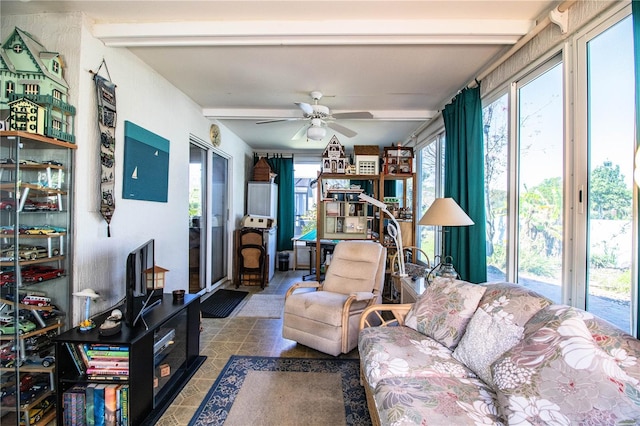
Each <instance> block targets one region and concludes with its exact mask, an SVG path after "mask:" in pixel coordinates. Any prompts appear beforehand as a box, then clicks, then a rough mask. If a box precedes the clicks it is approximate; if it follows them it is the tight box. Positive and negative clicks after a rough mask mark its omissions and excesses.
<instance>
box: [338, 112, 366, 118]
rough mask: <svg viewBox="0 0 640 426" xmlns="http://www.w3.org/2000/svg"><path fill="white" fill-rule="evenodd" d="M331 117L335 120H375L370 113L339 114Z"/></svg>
mask: <svg viewBox="0 0 640 426" xmlns="http://www.w3.org/2000/svg"><path fill="white" fill-rule="evenodd" d="M331 116H332V117H333V118H373V114H371V113H370V112H369V111H355V112H339V113H337V114H332V115H331Z"/></svg>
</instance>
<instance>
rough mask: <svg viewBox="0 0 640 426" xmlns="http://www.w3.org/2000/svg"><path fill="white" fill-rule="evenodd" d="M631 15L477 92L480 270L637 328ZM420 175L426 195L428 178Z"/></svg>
mask: <svg viewBox="0 0 640 426" xmlns="http://www.w3.org/2000/svg"><path fill="white" fill-rule="evenodd" d="M629 15H630V8H629V7H626V8H620V10H618V11H617V12H615V13H614V14H612V15H611V16H609V17H603V18H602V19H601V20H600V21H599V22H594V23H593V24H592V26H591V27H590V28H585V29H584V30H582V31H581V32H580V33H577V34H576V35H575V36H574V39H573V40H572V42H570V43H567V44H566V45H564V46H566V49H571V50H567V51H565V52H562V53H561V54H560V53H558V54H557V56H556V57H553V58H551V56H550V59H549V60H547V61H546V62H544V63H543V62H542V59H541V60H540V63H539V64H536V65H534V66H532V67H531V69H524V70H522V71H521V73H520V74H519V75H518V76H517V77H515V78H514V79H513V81H511V82H507V83H506V84H507V85H508V87H509V90H507V89H505V87H502V88H500V90H498V91H497V92H496V93H492V94H489V96H487V97H485V99H484V100H483V101H484V103H483V104H484V109H483V125H484V128H483V131H484V140H485V171H486V179H485V191H486V217H487V248H488V250H487V278H488V280H489V281H503V280H504V281H511V282H517V283H519V284H521V285H523V286H526V287H529V288H531V289H533V290H534V291H536V292H538V293H540V294H542V295H544V296H546V297H548V298H550V299H551V300H553V301H554V302H555V303H566V304H570V305H572V306H576V307H578V308H583V309H586V310H587V311H589V312H593V313H594V314H595V315H598V316H600V317H602V318H604V319H605V320H607V321H609V322H611V323H612V324H614V325H616V326H618V327H620V328H621V329H622V330H625V331H627V332H630V333H634V334H635V330H634V329H632V324H633V321H634V315H635V312H634V310H633V307H634V306H636V305H637V303H636V302H637V301H636V300H635V299H634V298H637V291H634V289H635V288H637V277H636V276H635V275H634V274H633V264H634V260H635V257H634V255H637V252H638V247H637V241H635V239H634V231H635V230H634V221H637V217H636V215H637V214H638V212H637V209H636V208H635V205H634V202H633V194H634V191H635V188H636V187H635V185H634V183H633V180H632V179H633V157H634V151H635V138H634V119H635V117H634V108H635V106H634V96H635V93H634V91H633V90H630V88H633V87H634V63H633V58H634V53H633V31H632V22H631V21H632V20H631V17H630V16H629ZM552 54H553V53H551V54H550V55H552ZM563 55H564V56H567V57H572V58H575V60H574V61H571V63H570V64H565V63H564V62H563V61H562V56H563ZM565 67H571V68H569V69H565ZM569 89H571V90H569ZM566 96H571V97H570V98H565V97H566ZM567 123H568V124H567ZM422 155H426V151H425V152H423V154H422ZM423 168H424V166H423ZM427 169H428V170H429V168H428V167H427ZM421 183H422V185H423V187H422V188H421V195H422V197H423V199H425V198H426V197H428V194H429V192H428V191H429V190H428V189H427V188H428V187H429V185H430V183H429V182H428V181H425V180H424V177H423V181H422V182H421ZM423 205H424V202H423Z"/></svg>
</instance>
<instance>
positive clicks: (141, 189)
mask: <svg viewBox="0 0 640 426" xmlns="http://www.w3.org/2000/svg"><path fill="white" fill-rule="evenodd" d="M123 174H124V176H123V184H122V198H128V199H131V200H146V201H158V202H162V203H166V202H167V198H168V190H169V140H168V139H165V138H163V137H161V136H158V135H156V134H155V133H152V132H150V131H148V130H146V129H143V128H142V127H140V126H138V125H136V124H134V123H132V122H130V121H125V122H124V171H123Z"/></svg>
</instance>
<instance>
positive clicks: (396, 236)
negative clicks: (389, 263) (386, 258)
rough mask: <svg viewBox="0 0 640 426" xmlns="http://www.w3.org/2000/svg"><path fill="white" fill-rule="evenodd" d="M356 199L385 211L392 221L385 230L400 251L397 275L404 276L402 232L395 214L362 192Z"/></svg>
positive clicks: (383, 204)
mask: <svg viewBox="0 0 640 426" xmlns="http://www.w3.org/2000/svg"><path fill="white" fill-rule="evenodd" d="M358 199H359V200H360V201H364V202H365V203H369V204H371V205H372V206H376V207H378V208H379V209H380V210H381V211H382V212H384V213H386V214H387V216H389V218H390V219H391V221H392V222H393V223H390V224H388V225H387V232H388V233H389V235H390V236H391V238H393V241H394V242H395V244H396V248H397V249H398V253H400V255H399V256H398V261H399V262H400V265H399V266H398V276H400V277H406V276H407V274H406V272H405V269H404V256H402V253H403V250H402V233H401V232H400V225H399V224H398V221H397V220H396V218H395V216H394V215H392V214H391V212H390V211H389V210H387V205H386V204H385V203H383V202H382V201H380V200H376V199H375V198H373V197H369V196H368V195H366V194H363V193H361V194H360V195H358ZM380 219H382V218H380Z"/></svg>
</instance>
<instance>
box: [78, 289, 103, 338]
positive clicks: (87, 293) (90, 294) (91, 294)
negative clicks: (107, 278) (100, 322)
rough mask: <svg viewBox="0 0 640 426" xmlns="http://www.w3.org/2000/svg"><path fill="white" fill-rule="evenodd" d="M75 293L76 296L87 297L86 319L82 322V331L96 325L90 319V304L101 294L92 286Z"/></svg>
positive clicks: (85, 306)
mask: <svg viewBox="0 0 640 426" xmlns="http://www.w3.org/2000/svg"><path fill="white" fill-rule="evenodd" d="M73 295H74V296H76V297H84V298H85V305H84V320H83V321H82V322H81V323H80V331H89V330H91V329H92V328H94V327H95V326H96V325H95V324H94V322H93V321H91V319H89V306H90V303H91V301H92V300H95V299H98V298H99V297H100V295H99V294H98V293H96V292H95V290H93V289H91V288H85V289H84V290H82V291H76V292H75V293H73Z"/></svg>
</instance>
